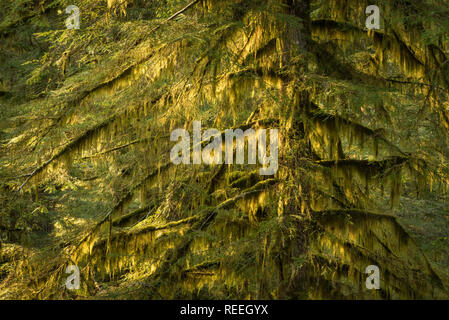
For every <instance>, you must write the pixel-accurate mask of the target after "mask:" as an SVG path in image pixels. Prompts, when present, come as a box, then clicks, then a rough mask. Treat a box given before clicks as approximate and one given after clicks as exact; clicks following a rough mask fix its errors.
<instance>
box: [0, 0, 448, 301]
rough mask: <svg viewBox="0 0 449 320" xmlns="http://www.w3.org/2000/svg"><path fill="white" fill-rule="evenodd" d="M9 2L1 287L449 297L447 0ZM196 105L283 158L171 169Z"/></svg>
mask: <svg viewBox="0 0 449 320" xmlns="http://www.w3.org/2000/svg"><path fill="white" fill-rule="evenodd" d="M0 5H1V12H0V70H1V72H0V190H1V191H0V192H1V193H0V203H1V206H0V234H1V238H0V298H3V299H5V298H23V299H31V298H39V299H60V298H65V299H72V298H75V299H79V298H106V299H115V298H121V299H135V298H144V299H173V298H177V299H180V298H187V299H195V298H207V299H287V298H288V299H321V298H326V299H329V298H331V299H334V298H339V299H341V298H344V299H372V298H374V299H405V298H425V299H447V298H448V285H449V281H448V279H449V249H448V248H449V207H448V203H449V202H448V198H449V196H448V195H447V189H448V184H449V167H448V165H449V162H448V157H449V96H448V93H449V91H448V90H449V1H447V0H388V1H387V0H385V1H380V0H377V1H374V0H373V1H365V0H198V1H191V0H153V1H144V0H127V1H119V0H116V1H113V0H108V1H94V0H67V1H66V0H54V1H52V0H40V1H37V0H0ZM69 5H75V6H77V7H78V8H79V12H80V26H79V29H76V28H74V29H69V28H67V26H66V19H67V18H68V17H69V15H70V13H66V7H68V6H69ZM369 5H377V6H378V7H379V9H380V28H379V29H367V27H366V20H367V17H368V16H369V15H367V13H366V8H367V7H368V6H369ZM69 12H70V11H69ZM195 121H201V123H202V127H203V130H205V129H208V128H216V129H218V131H219V132H220V134H221V135H224V134H225V131H226V130H227V129H237V128H240V129H242V130H247V129H250V128H253V129H255V130H260V129H278V130H279V150H278V152H279V156H278V157H279V160H278V167H279V168H278V170H277V172H276V173H275V174H274V175H260V174H259V169H260V166H261V164H260V163H257V164H235V163H234V164H226V163H222V164H215V165H208V164H204V163H203V164H180V165H176V164H174V163H173V162H172V161H170V150H171V149H172V147H173V146H174V145H175V142H173V141H171V139H170V134H171V132H173V130H175V129H178V128H183V129H186V130H187V131H188V132H190V133H192V131H193V126H194V122H195ZM204 143H205V142H203V144H204ZM193 147H194V146H193ZM246 147H247V146H246ZM234 151H235V149H234ZM270 152H271V153H272V152H273V150H270ZM68 265H76V266H78V267H79V269H80V274H81V287H80V289H78V290H68V289H67V288H66V287H65V285H64V283H65V280H66V278H67V276H68V275H67V274H66V273H65V268H66V267H67V266H68ZM370 265H376V266H378V267H379V269H380V273H381V276H380V281H381V285H380V289H379V290H369V289H367V288H366V287H365V279H366V277H367V274H366V273H365V270H366V267H367V266H370Z"/></svg>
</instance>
